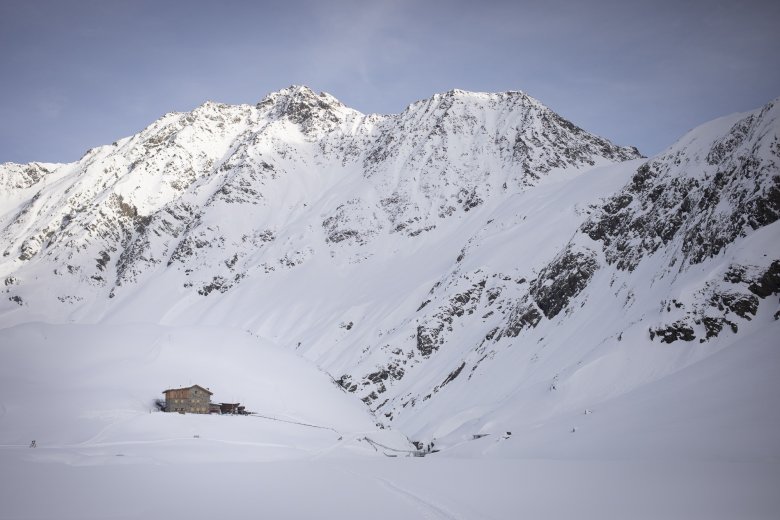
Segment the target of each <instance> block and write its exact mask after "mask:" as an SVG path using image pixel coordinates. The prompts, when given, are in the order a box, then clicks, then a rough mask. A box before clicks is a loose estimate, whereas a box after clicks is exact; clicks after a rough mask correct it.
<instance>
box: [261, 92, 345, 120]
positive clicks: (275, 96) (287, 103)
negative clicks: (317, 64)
mask: <svg viewBox="0 0 780 520" xmlns="http://www.w3.org/2000/svg"><path fill="white" fill-rule="evenodd" d="M257 108H258V109H259V110H266V111H267V113H268V115H269V116H271V117H272V118H275V119H281V118H284V117H286V118H287V119H289V120H290V121H291V122H293V123H296V124H299V125H303V126H305V127H306V129H310V127H312V124H311V123H312V121H314V120H323V121H330V122H332V123H335V122H337V121H338V120H339V119H340V117H339V114H338V112H340V111H342V110H344V109H346V106H345V105H344V104H343V103H342V102H341V101H339V100H338V99H336V98H335V97H333V96H331V95H330V94H328V93H326V92H320V93H319V94H316V93H315V92H314V91H313V90H312V89H311V88H309V87H307V86H305V85H290V86H289V87H287V88H283V89H282V90H279V91H277V92H271V93H270V94H268V95H267V96H265V97H264V98H263V99H262V101H260V102H259V103H258V104H257Z"/></svg>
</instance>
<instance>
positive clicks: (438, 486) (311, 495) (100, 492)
mask: <svg viewBox="0 0 780 520" xmlns="http://www.w3.org/2000/svg"><path fill="white" fill-rule="evenodd" d="M201 440H202V439H201ZM170 448H177V451H178V452H179V454H180V455H182V458H185V453H186V454H188V455H189V456H191V457H192V460H190V461H185V460H182V461H180V462H176V463H172V462H170V461H167V460H166V459H168V456H167V455H163V456H161V458H159V459H158V458H155V454H156V455H161V452H167V449H170ZM25 450H26V448H8V447H6V448H3V449H0V458H1V459H0V460H1V463H2V466H3V468H4V469H3V471H2V473H1V475H2V476H1V477H0V479H2V481H1V482H0V483H1V484H2V491H0V496H1V497H2V502H3V506H2V509H3V513H2V517H3V518H9V519H10V518H57V519H71V518H73V519H85V518H105V519H107V518H116V519H120V518H148V519H153V518H195V519H200V518H204V519H213V518H235V519H243V518H374V519H398V518H409V519H414V518H434V519H437V518H444V519H447V518H496V519H502V518H518V519H521V518H648V519H657V518H772V517H773V516H774V514H775V513H776V512H777V510H778V505H779V504H778V498H777V486H776V484H777V482H778V478H780V465H778V464H777V463H776V462H775V463H772V462H767V461H765V462H739V461H698V462H691V461H684V460H683V461H668V460H662V461H647V460H644V461H636V460H628V461H626V460H556V459H509V460H499V459H460V458H451V457H446V456H432V457H426V458H424V459H419V458H396V459H391V458H386V457H368V458H366V457H347V458H325V459H312V458H307V459H302V460H268V461H262V462H259V461H251V460H247V461H242V462H239V461H235V460H232V461H230V460H226V461H219V460H210V461H198V460H197V459H199V458H201V454H202V453H203V452H204V451H208V452H210V453H211V454H212V456H213V458H214V459H218V458H219V454H220V453H222V447H220V446H214V445H213V444H212V443H209V442H208V441H207V442H197V440H192V441H190V440H183V441H178V442H176V443H173V442H172V443H167V444H166V443H161V444H160V445H158V446H155V447H148V446H143V447H139V446H137V445H131V444H127V445H116V446H113V447H112V449H111V450H106V449H105V448H103V449H95V450H90V449H86V450H83V449H78V448H41V449H39V450H38V451H36V452H35V453H34V454H31V453H30V452H29V450H28V451H25ZM225 451H226V452H227V455H228V456H227V458H233V456H234V455H235V454H236V452H235V451H233V450H232V449H228V450H225ZM109 452H111V453H115V454H119V453H123V454H125V456H124V457H115V456H114V455H112V456H114V458H115V459H116V460H106V458H105V457H107V456H108V455H109ZM252 452H253V448H251V447H248V448H247V450H246V453H247V454H248V455H249V458H251V454H252ZM95 453H100V454H99V455H95V458H96V459H98V461H100V462H98V463H97V464H89V459H90V458H92V457H93V455H92V454H95ZM60 457H62V458H65V459H67V458H77V459H79V460H81V461H83V462H84V463H85V465H73V464H72V463H71V464H67V463H62V462H55V461H54V459H57V458H60ZM139 458H140V459H143V460H138V459H139Z"/></svg>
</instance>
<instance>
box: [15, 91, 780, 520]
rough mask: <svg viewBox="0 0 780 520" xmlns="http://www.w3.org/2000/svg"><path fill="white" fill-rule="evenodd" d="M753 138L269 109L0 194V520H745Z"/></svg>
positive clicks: (190, 127) (768, 418)
mask: <svg viewBox="0 0 780 520" xmlns="http://www.w3.org/2000/svg"><path fill="white" fill-rule="evenodd" d="M778 116H780V104H778V100H775V101H773V102H770V103H769V104H768V105H767V106H765V107H763V108H761V109H758V110H756V111H753V112H749V113H744V114H735V115H733V116H727V117H724V118H720V119H717V120H715V121H712V122H710V123H707V124H705V125H702V127H700V128H697V129H694V130H692V131H691V132H689V133H688V134H686V136H683V137H682V138H681V139H680V140H678V141H677V142H676V143H675V144H673V145H672V146H671V147H670V148H669V149H667V150H666V151H664V152H663V153H661V154H659V155H658V156H656V157H654V158H651V159H649V160H645V159H642V158H640V157H639V154H638V153H637V152H636V150H635V149H630V148H622V147H618V146H615V145H613V144H611V143H609V142H608V141H606V140H604V139H601V138H599V137H597V136H593V135H592V134H589V133H587V132H585V131H584V130H582V129H579V128H577V127H576V126H574V125H572V124H571V123H569V122H567V121H565V120H564V119H562V118H560V116H558V115H557V114H554V113H553V112H552V111H550V110H549V109H547V108H546V107H544V105H542V104H541V103H540V102H539V101H537V100H535V99H533V98H530V97H529V96H526V95H525V94H523V93H521V92H507V93H498V94H487V93H471V92H464V91H460V90H453V91H450V92H447V93H444V94H437V95H435V96H433V97H432V98H430V99H427V100H423V101H419V102H416V103H413V104H412V105H410V106H409V107H408V108H407V109H406V110H405V111H404V112H403V113H401V114H398V115H390V116H382V115H375V114H374V115H364V114H361V113H359V112H357V111H355V110H352V109H350V108H348V107H346V106H344V105H343V104H342V103H340V102H339V101H338V100H336V99H335V98H333V97H332V96H330V95H328V94H325V93H321V94H316V93H314V92H312V91H311V90H310V89H308V88H306V87H297V86H294V87H290V88H287V89H284V90H282V91H279V92H276V93H272V94H270V95H268V96H266V97H265V98H264V99H263V100H262V101H261V102H260V103H258V104H257V105H239V106H229V105H221V104H217V103H211V102H208V103H205V104H204V105H202V106H200V107H198V108H197V109H195V110H194V111H192V112H190V113H182V114H179V113H174V114H167V115H165V116H164V117H162V118H161V119H160V120H158V121H156V122H155V123H153V124H152V125H150V126H149V127H148V128H146V129H145V130H143V131H142V132H140V133H139V134H137V135H135V136H131V137H128V138H126V139H122V140H119V141H117V142H116V143H114V144H112V145H108V146H103V147H99V148H96V149H93V150H90V151H89V152H87V154H85V156H84V157H83V158H82V159H81V160H80V161H78V162H76V163H72V164H65V165H56V164H43V163H32V164H29V165H15V164H4V165H0V251H2V252H3V255H2V256H0V276H2V278H3V280H4V284H3V285H2V286H0V287H3V290H4V298H2V300H1V301H0V519H12V518H13V519H16V518H58V519H60V518H169V517H172V516H173V517H190V518H214V517H224V518H258V517H260V518H312V517H326V518H328V517H335V516H338V517H340V518H363V517H367V516H371V517H372V518H494V519H498V518H540V517H542V518H571V517H575V516H576V517H581V518H604V517H615V518H708V519H710V518H776V517H777V514H778V511H780V496H778V494H777V492H776V490H777V488H778V485H779V484H780V442H778V440H777V439H778V438H780V437H779V436H778V435H777V433H776V432H777V431H780V408H778V407H777V405H776V400H777V397H778V395H780V391H779V390H780V383H779V382H778V381H780V350H778V346H780V343H779V342H778V339H777V338H778V337H780V320H779V319H778V316H780V304H779V300H778V289H777V283H778V278H780V222H778V221H777V218H778V216H777V215H778V212H780V207H779V206H780V203H778V199H777V196H778V195H777V194H778V193H780V168H778V165H779V164H780V147H779V146H778V142H780V137H779V135H780V117H778ZM773 284H774V285H773ZM191 384H199V385H202V386H204V387H208V388H210V390H211V391H213V392H214V396H213V400H214V401H217V402H236V401H240V402H241V403H242V404H244V405H246V406H247V408H248V409H249V410H250V411H252V412H256V413H255V414H254V415H250V416H216V415H212V416H199V415H191V414H187V415H180V414H168V413H161V412H157V411H156V409H155V407H154V402H153V401H154V399H156V398H160V397H162V394H161V392H162V391H163V390H165V389H166V388H173V387H180V386H189V385H191ZM33 439H35V440H36V443H37V445H38V447H37V448H35V449H31V448H29V447H28V446H29V444H30V442H31V440H33ZM412 441H416V442H418V443H419V444H420V445H421V446H423V450H424V451H427V450H428V448H429V447H430V448H433V450H434V452H433V453H429V454H428V455H427V456H425V457H422V458H420V457H411V456H410V455H411V454H412V453H413V452H415V451H417V448H416V447H415V446H414V445H413V444H412Z"/></svg>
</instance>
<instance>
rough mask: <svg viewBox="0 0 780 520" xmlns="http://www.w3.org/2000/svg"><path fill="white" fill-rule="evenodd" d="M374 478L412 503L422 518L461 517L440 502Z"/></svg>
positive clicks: (455, 519) (458, 518)
mask: <svg viewBox="0 0 780 520" xmlns="http://www.w3.org/2000/svg"><path fill="white" fill-rule="evenodd" d="M374 479H375V480H377V481H378V482H379V483H380V484H381V485H382V487H384V488H385V489H388V490H390V491H391V492H393V493H395V494H396V495H398V496H400V497H401V498H403V499H404V500H406V501H407V502H411V503H412V504H414V505H415V506H416V507H417V508H418V509H419V510H420V511H421V512H422V514H423V518H431V519H438V520H460V519H461V518H462V517H460V516H457V515H455V514H453V513H451V512H449V511H447V510H446V509H445V508H444V507H443V506H441V505H440V504H436V503H434V502H433V501H431V500H429V499H427V498H423V497H421V496H420V495H418V494H416V493H412V492H411V491H409V490H408V489H404V488H402V487H400V486H398V485H397V484H395V483H394V482H392V481H390V480H387V479H384V478H382V477H374Z"/></svg>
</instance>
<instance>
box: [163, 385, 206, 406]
mask: <svg viewBox="0 0 780 520" xmlns="http://www.w3.org/2000/svg"><path fill="white" fill-rule="evenodd" d="M163 394H165V411H166V412H181V413H209V410H210V406H211V396H212V395H213V392H210V391H209V389H208V388H203V387H202V386H200V385H193V386H191V387H189V388H170V389H168V390H165V391H164V392H163Z"/></svg>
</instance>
